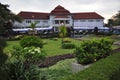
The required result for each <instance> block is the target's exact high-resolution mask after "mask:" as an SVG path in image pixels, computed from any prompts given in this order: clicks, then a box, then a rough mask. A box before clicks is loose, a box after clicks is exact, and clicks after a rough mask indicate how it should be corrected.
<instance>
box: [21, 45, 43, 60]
mask: <svg viewBox="0 0 120 80" xmlns="http://www.w3.org/2000/svg"><path fill="white" fill-rule="evenodd" d="M21 53H22V56H23V57H24V58H25V59H26V60H27V61H29V62H31V61H32V62H33V61H34V62H36V61H39V60H42V59H44V57H45V53H43V51H41V49H40V48H39V47H34V46H31V47H25V48H24V49H22V51H21Z"/></svg>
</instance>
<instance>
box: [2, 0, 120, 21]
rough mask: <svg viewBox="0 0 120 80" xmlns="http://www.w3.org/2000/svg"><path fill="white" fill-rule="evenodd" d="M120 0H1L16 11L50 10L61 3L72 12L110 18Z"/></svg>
mask: <svg viewBox="0 0 120 80" xmlns="http://www.w3.org/2000/svg"><path fill="white" fill-rule="evenodd" d="M119 2H120V0H1V3H5V4H9V5H10V9H11V10H12V12H14V13H19V12H20V11H34V12H50V11H51V10H53V9H54V8H55V7H56V6H57V5H61V6H63V7H65V8H66V9H68V10H69V11H70V12H97V13H99V14H100V15H102V16H103V17H105V18H106V20H107V19H108V18H110V17H111V16H113V15H114V14H115V13H116V12H117V11H119V10H120V9H119V8H120V4H119Z"/></svg>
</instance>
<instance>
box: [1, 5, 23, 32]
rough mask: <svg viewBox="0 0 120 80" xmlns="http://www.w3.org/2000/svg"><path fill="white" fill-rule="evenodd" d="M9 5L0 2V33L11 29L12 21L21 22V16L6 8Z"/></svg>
mask: <svg viewBox="0 0 120 80" xmlns="http://www.w3.org/2000/svg"><path fill="white" fill-rule="evenodd" d="M8 7H9V5H7V4H2V3H0V34H3V33H4V32H5V31H8V32H9V30H10V29H12V24H13V22H14V21H18V22H21V20H22V19H21V18H20V17H19V16H17V15H15V14H14V13H12V12H11V10H9V9H8Z"/></svg>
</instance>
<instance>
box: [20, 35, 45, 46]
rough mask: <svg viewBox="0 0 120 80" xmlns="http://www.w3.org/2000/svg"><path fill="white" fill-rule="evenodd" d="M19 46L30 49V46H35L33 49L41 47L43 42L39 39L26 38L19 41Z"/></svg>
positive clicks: (34, 37) (33, 37)
mask: <svg viewBox="0 0 120 80" xmlns="http://www.w3.org/2000/svg"><path fill="white" fill-rule="evenodd" d="M20 45H21V46H22V47H23V48H24V47H30V46H35V47H40V48H42V47H43V42H42V40H41V39H39V38H38V37H36V36H26V37H24V38H22V39H21V40H20Z"/></svg>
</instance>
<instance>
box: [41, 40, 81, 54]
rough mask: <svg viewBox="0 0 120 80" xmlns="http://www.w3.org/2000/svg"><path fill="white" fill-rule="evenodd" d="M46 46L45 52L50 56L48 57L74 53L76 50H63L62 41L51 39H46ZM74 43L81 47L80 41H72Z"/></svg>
mask: <svg viewBox="0 0 120 80" xmlns="http://www.w3.org/2000/svg"><path fill="white" fill-rule="evenodd" d="M44 41H45V42H46V44H45V45H44V48H43V50H44V51H45V52H46V53H47V54H48V56H53V55H59V54H66V53H73V52H74V49H62V48H61V39H58V40H57V41H55V40H51V39H44ZM71 41H72V43H74V44H75V45H79V44H80V41H78V40H74V39H71Z"/></svg>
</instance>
